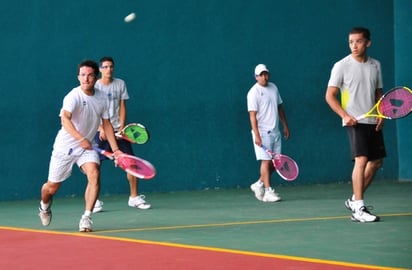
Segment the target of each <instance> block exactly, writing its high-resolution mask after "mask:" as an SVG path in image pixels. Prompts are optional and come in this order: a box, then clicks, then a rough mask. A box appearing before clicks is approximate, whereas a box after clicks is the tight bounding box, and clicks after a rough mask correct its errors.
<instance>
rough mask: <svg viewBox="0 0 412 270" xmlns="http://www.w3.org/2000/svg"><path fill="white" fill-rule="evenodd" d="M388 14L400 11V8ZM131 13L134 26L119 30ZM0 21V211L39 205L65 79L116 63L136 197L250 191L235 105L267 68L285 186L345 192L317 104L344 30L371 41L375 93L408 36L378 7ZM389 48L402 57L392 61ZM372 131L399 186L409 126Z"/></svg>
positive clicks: (166, 3)
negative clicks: (376, 63) (140, 168)
mask: <svg viewBox="0 0 412 270" xmlns="http://www.w3.org/2000/svg"><path fill="white" fill-rule="evenodd" d="M331 2H333V4H331ZM395 3H396V5H395V6H396V7H397V9H398V10H399V11H402V9H403V6H404V5H407V6H408V7H410V4H409V3H408V2H407V1H406V0H404V1H395ZM132 11H134V12H136V13H137V19H136V20H135V21H133V22H132V23H128V24H126V23H124V21H123V18H124V16H126V15H127V14H129V13H130V12H132ZM0 13H1V16H0V25H1V26H2V27H1V30H0V31H1V32H0V33H1V36H2V42H1V43H0V49H1V52H2V59H1V61H0V65H1V70H2V72H0V80H1V82H2V84H1V86H0V87H1V93H2V99H1V100H0V106H1V111H0V112H1V118H0V119H1V126H2V127H3V132H2V133H1V135H0V136H1V139H2V142H3V145H4V146H3V155H1V156H0V163H1V164H2V166H1V169H0V179H1V184H0V185H1V189H0V200H11V199H26V198H38V196H39V189H40V186H41V185H42V183H43V182H44V181H45V180H46V177H47V171H48V162H49V157H50V153H51V147H52V144H53V139H54V137H55V135H56V132H57V130H58V128H59V127H60V122H59V118H58V111H59V109H60V107H61V102H62V98H63V97H64V95H65V94H66V93H67V92H68V91H69V90H70V89H72V88H73V87H75V86H77V85H78V82H77V78H76V72H77V70H76V66H77V64H78V62H80V61H81V60H83V59H85V58H92V59H95V60H98V59H99V58H100V57H101V56H103V55H111V56H113V57H114V58H115V60H116V64H117V68H116V75H117V76H119V77H120V78H123V79H125V80H126V82H127V84H128V88H129V93H130V96H131V100H130V101H129V102H128V109H129V120H130V121H131V122H135V121H136V122H141V123H143V124H145V125H146V126H147V127H148V128H149V130H150V132H151V141H150V142H149V143H148V144H146V145H143V146H135V148H134V149H135V151H136V154H137V155H138V156H142V157H144V158H146V159H148V160H150V161H152V162H153V163H154V164H155V166H156V168H157V170H158V174H157V177H156V178H155V179H154V180H153V181H147V182H142V184H141V191H142V192H168V191H175V190H197V189H215V188H235V187H247V186H248V185H249V184H250V183H251V182H252V181H254V180H256V176H257V172H258V163H257V162H256V161H255V160H254V154H253V148H252V143H251V138H250V131H249V130H250V126H249V119H248V113H247V108H246V93H247V91H248V89H249V88H250V86H251V85H252V84H253V83H254V77H253V69H254V66H255V65H256V64H258V63H265V64H267V65H268V66H269V68H270V70H271V74H272V80H273V81H274V82H275V83H276V84H277V85H278V86H279V88H280V91H281V93H282V97H283V99H284V102H285V103H284V106H285V109H286V113H287V116H288V119H289V124H290V128H291V132H292V137H291V139H290V140H289V141H287V142H284V152H285V153H287V154H289V155H290V156H292V157H294V158H295V159H296V160H297V161H298V163H299V165H300V169H301V176H300V178H299V179H298V180H297V182H295V183H293V184H313V183H328V182H337V181H349V180H350V173H351V168H352V163H351V162H350V160H349V152H348V147H347V138H346V134H345V132H344V130H343V129H342V128H341V127H340V120H339V119H338V118H337V116H335V115H334V114H333V113H332V112H331V110H330V109H329V108H328V106H327V105H326V103H325V102H324V92H325V89H326V85H327V81H328V78H329V73H330V69H331V67H332V65H333V63H334V62H336V61H337V60H339V59H340V58H342V57H343V56H345V55H347V54H349V49H348V46H347V33H348V31H349V30H350V28H351V27H352V26H355V25H364V26H367V27H369V28H370V29H371V31H372V39H373V45H372V47H371V49H370V54H371V56H374V57H376V58H378V59H379V60H381V62H382V65H383V73H384V74H383V75H384V82H385V86H386V88H387V89H389V88H390V87H391V86H392V85H394V84H395V78H396V79H397V81H396V82H397V83H398V82H401V79H400V78H399V80H398V77H397V76H398V75H397V73H396V74H395V70H396V71H398V70H399V69H400V68H401V67H400V66H399V65H401V64H399V65H398V63H396V64H397V65H396V69H395V59H396V58H395V56H396V57H399V58H403V57H409V58H410V52H409V51H408V50H407V49H406V46H407V45H406V44H407V43H406V38H397V37H398V35H399V36H402V32H403V31H404V30H405V29H406V30H408V31H409V33H410V26H407V25H408V24H409V23H408V21H407V20H406V10H404V11H403V12H402V13H403V20H398V19H396V20H394V17H393V15H394V5H393V2H392V1H389V0H363V1H359V0H347V1H328V0H316V1H300V0H292V1H273V0H266V1H265V0H257V1H240V0H226V1H217V0H209V1H183V0H181V1H177V0H174V1H173V0H158V1H121V2H113V1H109V0H98V1H97V0H91V1H87V2H85V1H78V0H74V1H64V2H59V1H57V2H53V1H45V0H33V1H22V0H16V1H13V2H5V3H3V5H2V9H1V11H0ZM394 21H395V22H396V24H395V26H396V28H395V29H394V27H393V26H394ZM399 32H401V33H399ZM395 35H396V36H395ZM394 36H395V38H394ZM394 39H395V41H396V42H395V44H394V42H392V41H393V40H394ZM395 45H396V46H397V48H398V47H401V48H403V50H402V54H397V55H395V54H394V51H395V50H394V49H395V48H394V46H395ZM399 61H401V59H400V60H399ZM409 62H410V61H409ZM405 65H406V63H405ZM401 74H402V73H401ZM395 75H396V76H395ZM399 76H401V75H399ZM407 76H408V74H406V71H405V75H404V76H403V75H402V82H403V83H405V84H407V82H408V81H409V82H410V77H409V78H408V77H407ZM410 119H411V118H409V119H408V120H407V121H409V123H410ZM402 123H405V122H402ZM405 126H406V127H405ZM385 129H386V131H385V136H386V144H387V148H388V158H387V159H386V160H385V165H384V167H383V169H382V170H380V171H379V173H378V175H377V178H378V179H379V180H382V179H398V178H399V173H401V176H402V178H409V179H411V178H412V172H411V171H403V168H405V164H406V163H408V162H409V163H410V161H411V157H410V155H407V154H406V153H404V152H402V151H398V148H399V149H402V147H403V144H404V143H406V142H405V137H406V134H407V133H409V134H410V124H409V125H408V124H403V125H401V124H399V125H397V123H396V122H388V124H387V125H386V128H385ZM398 134H399V140H398ZM402 136H403V137H402ZM402 138H403V139H402ZM401 144H402V145H401ZM400 159H401V161H399V160H400ZM399 168H400V169H399ZM409 170H410V169H409ZM273 183H274V184H275V185H277V184H286V183H285V182H281V180H277V181H274V182H273ZM84 185H85V179H84V177H83V176H82V175H81V174H80V173H79V171H78V169H77V168H75V170H74V173H73V176H72V177H71V178H70V179H69V180H68V181H67V182H66V183H65V184H64V185H63V187H62V189H61V190H60V192H59V196H82V194H83V191H84ZM127 192H128V185H127V182H126V180H125V179H124V176H123V174H122V173H121V171H120V170H119V169H116V168H113V167H112V166H111V164H110V163H107V164H104V166H103V178H102V194H116V193H127Z"/></svg>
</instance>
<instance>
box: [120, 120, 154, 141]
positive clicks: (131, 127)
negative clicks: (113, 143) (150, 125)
mask: <svg viewBox="0 0 412 270" xmlns="http://www.w3.org/2000/svg"><path fill="white" fill-rule="evenodd" d="M116 137H118V138H121V139H124V140H126V141H129V142H131V143H137V144H145V143H147V142H148V141H149V131H148V130H147V129H146V127H145V126H143V125H142V124H137V123H130V124H128V125H127V126H125V127H124V128H123V129H122V130H120V131H119V132H116Z"/></svg>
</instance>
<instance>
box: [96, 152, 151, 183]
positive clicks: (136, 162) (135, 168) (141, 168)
mask: <svg viewBox="0 0 412 270" xmlns="http://www.w3.org/2000/svg"><path fill="white" fill-rule="evenodd" d="M93 149H94V150H95V151H97V152H99V153H100V154H102V155H104V156H106V157H107V158H109V159H111V160H113V161H114V156H113V153H112V152H109V151H106V150H103V149H100V148H98V147H93ZM115 162H116V164H117V166H119V167H120V168H121V169H122V170H124V171H125V172H127V173H130V174H131V175H134V176H136V177H137V178H139V179H146V180H149V179H152V178H153V177H154V176H155V175H156V170H155V168H154V166H153V165H152V164H151V163H150V162H149V161H147V160H144V159H142V158H138V157H135V156H132V155H127V154H121V155H119V157H118V158H117V160H116V161H115Z"/></svg>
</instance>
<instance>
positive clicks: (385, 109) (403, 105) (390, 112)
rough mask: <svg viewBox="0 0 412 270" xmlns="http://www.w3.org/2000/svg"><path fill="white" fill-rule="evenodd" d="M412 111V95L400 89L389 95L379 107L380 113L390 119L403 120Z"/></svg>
mask: <svg viewBox="0 0 412 270" xmlns="http://www.w3.org/2000/svg"><path fill="white" fill-rule="evenodd" d="M411 110H412V93H411V92H409V91H408V90H406V89H403V88H399V89H397V90H395V91H392V92H390V93H388V94H387V95H386V96H385V97H384V98H383V99H382V101H381V103H380V104H379V107H378V111H379V113H381V114H383V115H385V116H386V117H389V118H401V117H404V116H406V115H408V114H409V113H410V112H411Z"/></svg>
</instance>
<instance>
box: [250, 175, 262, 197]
mask: <svg viewBox="0 0 412 270" xmlns="http://www.w3.org/2000/svg"><path fill="white" fill-rule="evenodd" d="M250 189H251V190H252V191H253V192H254V193H255V197H256V199H258V200H259V201H261V200H263V195H264V194H265V188H264V187H263V183H262V182H261V181H260V180H259V181H257V182H255V183H253V184H251V185H250Z"/></svg>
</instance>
